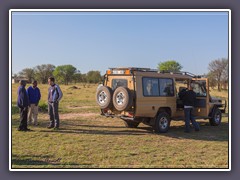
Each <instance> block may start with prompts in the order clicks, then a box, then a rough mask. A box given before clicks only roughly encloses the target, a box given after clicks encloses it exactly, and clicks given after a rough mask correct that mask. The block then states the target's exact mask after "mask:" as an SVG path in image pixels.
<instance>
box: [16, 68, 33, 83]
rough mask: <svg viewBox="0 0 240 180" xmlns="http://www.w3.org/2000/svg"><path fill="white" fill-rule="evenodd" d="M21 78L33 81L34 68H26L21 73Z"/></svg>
mask: <svg viewBox="0 0 240 180" xmlns="http://www.w3.org/2000/svg"><path fill="white" fill-rule="evenodd" d="M19 76H21V77H24V78H26V79H28V81H30V82H31V81H32V80H34V78H35V72H34V69H32V68H25V69H23V70H22V71H21V72H19Z"/></svg>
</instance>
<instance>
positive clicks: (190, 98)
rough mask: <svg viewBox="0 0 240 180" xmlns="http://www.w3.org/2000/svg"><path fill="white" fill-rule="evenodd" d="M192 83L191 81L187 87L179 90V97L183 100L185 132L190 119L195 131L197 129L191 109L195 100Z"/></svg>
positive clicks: (187, 131) (188, 128)
mask: <svg viewBox="0 0 240 180" xmlns="http://www.w3.org/2000/svg"><path fill="white" fill-rule="evenodd" d="M193 87H194V84H193V83H191V84H190V85H189V90H188V89H183V90H182V91H181V92H179V97H180V99H181V100H183V105H184V115H185V131H184V132H186V133H189V132H190V120H191V123H192V125H193V126H194V128H195V131H199V130H200V128H199V125H198V123H197V122H196V120H195V118H194V115H193V110H194V106H195V102H196V93H195V92H194V91H193Z"/></svg>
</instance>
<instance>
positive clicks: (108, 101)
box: [96, 86, 113, 109]
mask: <svg viewBox="0 0 240 180" xmlns="http://www.w3.org/2000/svg"><path fill="white" fill-rule="evenodd" d="M112 95H113V91H112V89H111V88H110V87H108V86H101V87H99V88H98V90H97V93H96V102H97V104H98V105H99V106H100V108H101V109H105V108H111V107H112V105H113V104H112Z"/></svg>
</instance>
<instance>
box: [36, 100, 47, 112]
mask: <svg viewBox="0 0 240 180" xmlns="http://www.w3.org/2000/svg"><path fill="white" fill-rule="evenodd" d="M38 107H39V111H40V112H47V111H48V105H47V103H45V102H41V101H40V102H39V104H38Z"/></svg>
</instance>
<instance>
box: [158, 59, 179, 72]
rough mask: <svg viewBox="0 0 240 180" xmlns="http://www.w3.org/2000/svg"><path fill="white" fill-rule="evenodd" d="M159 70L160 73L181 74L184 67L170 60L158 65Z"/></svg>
mask: <svg viewBox="0 0 240 180" xmlns="http://www.w3.org/2000/svg"><path fill="white" fill-rule="evenodd" d="M158 69H159V70H160V71H172V72H179V71H180V70H181V69H182V65H181V64H180V63H178V62H177V61H174V60H169V61H165V62H160V63H159V64H158Z"/></svg>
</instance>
